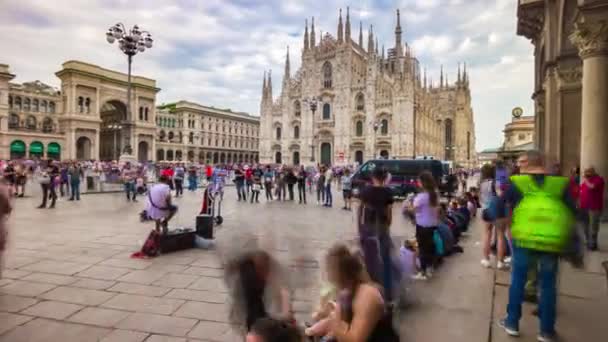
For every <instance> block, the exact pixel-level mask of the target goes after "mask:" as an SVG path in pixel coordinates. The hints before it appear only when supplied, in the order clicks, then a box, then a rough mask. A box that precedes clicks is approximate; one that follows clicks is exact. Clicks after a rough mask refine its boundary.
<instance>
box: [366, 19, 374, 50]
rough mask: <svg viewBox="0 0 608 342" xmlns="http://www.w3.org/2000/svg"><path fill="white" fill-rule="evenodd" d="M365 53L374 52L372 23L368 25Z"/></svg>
mask: <svg viewBox="0 0 608 342" xmlns="http://www.w3.org/2000/svg"><path fill="white" fill-rule="evenodd" d="M367 53H368V54H370V55H373V54H374V25H369V33H368V35H367Z"/></svg>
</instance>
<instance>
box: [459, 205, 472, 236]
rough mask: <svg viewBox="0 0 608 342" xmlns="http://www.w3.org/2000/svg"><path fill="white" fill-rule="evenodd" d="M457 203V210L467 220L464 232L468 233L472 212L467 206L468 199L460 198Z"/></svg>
mask: <svg viewBox="0 0 608 342" xmlns="http://www.w3.org/2000/svg"><path fill="white" fill-rule="evenodd" d="M457 203H458V209H456V210H457V211H458V212H459V213H460V214H461V215H462V216H463V217H464V220H465V226H464V228H465V229H464V231H467V230H468V228H469V222H471V212H470V211H469V208H468V206H467V200H466V198H459V199H458V201H457Z"/></svg>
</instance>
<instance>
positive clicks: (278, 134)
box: [274, 125, 300, 140]
mask: <svg viewBox="0 0 608 342" xmlns="http://www.w3.org/2000/svg"><path fill="white" fill-rule="evenodd" d="M274 133H275V138H276V139H277V140H281V137H282V129H281V126H277V127H276V128H275V132H274ZM293 138H294V139H300V126H298V125H295V126H293Z"/></svg>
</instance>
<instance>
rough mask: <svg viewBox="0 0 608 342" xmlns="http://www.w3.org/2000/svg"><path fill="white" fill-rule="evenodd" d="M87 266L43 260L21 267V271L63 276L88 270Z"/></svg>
mask: <svg viewBox="0 0 608 342" xmlns="http://www.w3.org/2000/svg"><path fill="white" fill-rule="evenodd" d="M89 266H90V265H88V264H80V263H75V262H69V261H56V260H44V261H40V262H37V263H34V264H30V265H27V266H24V267H22V268H21V269H22V270H25V271H31V272H45V273H55V274H63V275H73V274H76V273H78V272H80V271H82V270H84V269H87V268H89Z"/></svg>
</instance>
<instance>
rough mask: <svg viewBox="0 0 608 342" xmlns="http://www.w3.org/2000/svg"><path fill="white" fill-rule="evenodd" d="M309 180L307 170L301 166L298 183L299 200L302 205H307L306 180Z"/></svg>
mask: <svg viewBox="0 0 608 342" xmlns="http://www.w3.org/2000/svg"><path fill="white" fill-rule="evenodd" d="M307 179H308V174H307V172H306V170H305V169H304V166H300V169H299V170H298V174H297V181H298V199H299V200H300V201H299V203H300V204H302V203H304V204H306V180H307Z"/></svg>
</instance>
